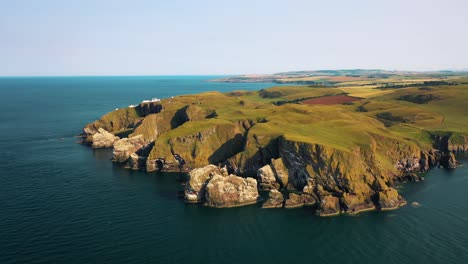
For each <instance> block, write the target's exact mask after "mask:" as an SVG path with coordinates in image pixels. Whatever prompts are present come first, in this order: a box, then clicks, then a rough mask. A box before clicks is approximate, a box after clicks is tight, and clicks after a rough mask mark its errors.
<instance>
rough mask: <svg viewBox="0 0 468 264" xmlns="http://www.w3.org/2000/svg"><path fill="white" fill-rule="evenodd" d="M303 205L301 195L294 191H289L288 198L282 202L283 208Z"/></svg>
mask: <svg viewBox="0 0 468 264" xmlns="http://www.w3.org/2000/svg"><path fill="white" fill-rule="evenodd" d="M302 206H304V202H303V201H302V198H301V195H299V194H296V193H290V194H289V198H288V199H286V202H285V203H284V207H285V208H298V207H302Z"/></svg>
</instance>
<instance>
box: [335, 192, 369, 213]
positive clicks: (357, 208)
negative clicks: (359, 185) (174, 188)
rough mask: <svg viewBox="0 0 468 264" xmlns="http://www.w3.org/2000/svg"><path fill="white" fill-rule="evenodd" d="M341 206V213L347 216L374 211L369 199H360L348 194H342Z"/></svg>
mask: <svg viewBox="0 0 468 264" xmlns="http://www.w3.org/2000/svg"><path fill="white" fill-rule="evenodd" d="M341 204H342V205H343V208H342V209H343V211H344V212H345V213H348V214H358V213H361V212H366V211H372V210H375V209H376V207H375V204H374V203H373V202H372V200H371V198H370V197H360V196H358V195H355V194H349V193H344V194H343V197H342V198H341Z"/></svg>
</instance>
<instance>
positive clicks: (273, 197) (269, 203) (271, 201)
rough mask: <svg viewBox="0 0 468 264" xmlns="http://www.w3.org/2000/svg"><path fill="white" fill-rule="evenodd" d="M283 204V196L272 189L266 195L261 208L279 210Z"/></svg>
mask: <svg viewBox="0 0 468 264" xmlns="http://www.w3.org/2000/svg"><path fill="white" fill-rule="evenodd" d="M283 203H284V198H283V194H282V193H280V192H279V191H278V190H275V189H273V190H270V192H269V193H268V199H267V200H266V201H265V202H264V203H263V205H262V208H281V207H283Z"/></svg>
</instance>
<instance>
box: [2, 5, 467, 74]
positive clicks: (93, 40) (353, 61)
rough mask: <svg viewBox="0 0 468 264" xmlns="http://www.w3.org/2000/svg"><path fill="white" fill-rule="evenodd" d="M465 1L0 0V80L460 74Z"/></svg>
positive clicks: (463, 59) (463, 55)
mask: <svg viewBox="0 0 468 264" xmlns="http://www.w3.org/2000/svg"><path fill="white" fill-rule="evenodd" d="M467 11H468V1H466V0H443V1H438V0H425V1H420V0H391V1H387V0H368V1H364V0H353V1H351V0H342V1H336V0H335V1H333V0H322V1H312V0H309V1H306V0H304V1H298V0H287V1H286V0H285V1H274V0H269V1H256V0H249V1H244V0H236V1H222V0H213V1H204V0H193V1H179V0H164V1H158V0H153V1H151V0H141V1H139V0H132V1H130V0H128V1H117V0H112V1H110V0H109V1H104V0H79V1H66V0H57V1H53V0H40V1H39V0H30V1H23V0H0V75H120V74H124V75H165V74H240V73H274V72H281V71H290V70H316V69H340V68H382V69H390V70H391V69H398V70H435V69H457V68H458V69H460V68H465V69H466V68H468V15H467Z"/></svg>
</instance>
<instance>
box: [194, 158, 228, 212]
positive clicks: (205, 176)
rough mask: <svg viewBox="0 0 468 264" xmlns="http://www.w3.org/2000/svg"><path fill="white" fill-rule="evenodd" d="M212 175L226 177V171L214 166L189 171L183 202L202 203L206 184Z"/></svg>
mask: <svg viewBox="0 0 468 264" xmlns="http://www.w3.org/2000/svg"><path fill="white" fill-rule="evenodd" d="M214 175H222V176H226V175H227V171H226V169H220V168H219V167H217V166H215V165H208V166H205V167H202V168H197V169H194V170H192V171H190V173H189V181H188V182H187V185H186V186H185V201H186V202H188V203H198V202H202V201H203V199H204V197H205V187H206V184H207V182H208V180H209V179H210V178H211V177H213V176H214Z"/></svg>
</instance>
